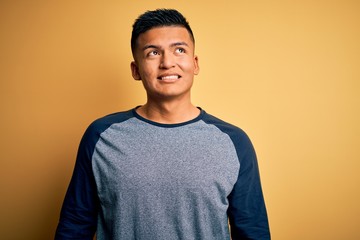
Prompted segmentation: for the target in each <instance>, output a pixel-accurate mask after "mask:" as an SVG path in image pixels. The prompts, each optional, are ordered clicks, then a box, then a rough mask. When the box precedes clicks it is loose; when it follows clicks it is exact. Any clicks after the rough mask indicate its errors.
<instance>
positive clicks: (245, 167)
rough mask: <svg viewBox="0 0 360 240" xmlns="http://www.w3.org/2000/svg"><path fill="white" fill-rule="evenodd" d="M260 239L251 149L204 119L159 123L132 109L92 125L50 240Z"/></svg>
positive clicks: (235, 132) (260, 209)
mask: <svg viewBox="0 0 360 240" xmlns="http://www.w3.org/2000/svg"><path fill="white" fill-rule="evenodd" d="M229 223H230V226H231V232H232V234H231V235H232V239H234V240H235V239H257V240H259V239H270V233H269V226H268V220H267V214H266V208H265V203H264V199H263V194H262V190H261V184H260V177H259V171H258V165H257V160H256V155H255V151H254V148H253V146H252V144H251V142H250V140H249V138H248V136H247V135H246V134H245V133H244V132H243V131H242V130H241V129H239V128H238V127H235V126H233V125H231V124H229V123H226V122H224V121H222V120H220V119H218V118H215V117H213V116H212V115H210V114H207V113H206V112H205V111H204V110H202V109H201V113H200V115H199V116H198V117H196V118H195V119H193V120H191V121H188V122H183V123H179V124H161V123H156V122H152V121H150V120H148V119H145V118H143V117H141V116H140V115H138V114H137V113H136V111H135V109H131V110H129V111H125V112H119V113H115V114H111V115H108V116H105V117H103V118H100V119H98V120H96V121H94V122H93V123H92V124H91V125H90V126H89V127H88V129H87V130H86V132H85V134H84V136H83V138H82V140H81V143H80V146H79V150H78V155H77V159H76V164H75V169H74V173H73V176H72V179H71V182H70V185H69V188H68V191H67V193H66V197H65V200H64V204H63V207H62V211H61V216H60V222H59V225H58V228H57V232H56V239H92V237H93V235H94V233H95V232H96V237H97V239H111V240H116V239H118V240H120V239H121V240H127V239H129V240H133V239H134V240H135V239H136V240H152V239H154V240H177V239H179V240H180V239H181V240H197V239H199V240H200V239H203V240H215V239H216V240H225V239H227V240H228V239H230V229H229Z"/></svg>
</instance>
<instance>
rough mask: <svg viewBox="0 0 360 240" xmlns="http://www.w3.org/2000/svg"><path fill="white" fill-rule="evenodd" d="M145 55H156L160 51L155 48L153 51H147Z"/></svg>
mask: <svg viewBox="0 0 360 240" xmlns="http://www.w3.org/2000/svg"><path fill="white" fill-rule="evenodd" d="M147 55H148V56H157V55H160V53H159V51H157V50H153V51H151V52H149V53H148V54H147Z"/></svg>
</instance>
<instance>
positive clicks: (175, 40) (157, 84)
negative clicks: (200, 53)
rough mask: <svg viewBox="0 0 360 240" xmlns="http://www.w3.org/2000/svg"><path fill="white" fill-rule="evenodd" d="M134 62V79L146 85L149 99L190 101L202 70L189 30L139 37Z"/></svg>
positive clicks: (153, 31)
mask: <svg viewBox="0 0 360 240" xmlns="http://www.w3.org/2000/svg"><path fill="white" fill-rule="evenodd" d="M134 59H135V61H134V62H132V63H131V71H132V75H133V77H134V79H136V80H141V81H142V82H143V85H144V87H145V90H146V92H147V95H148V99H152V100H160V99H174V98H178V99H184V98H188V99H190V89H191V86H192V83H193V78H194V75H197V74H198V73H199V66H198V58H197V56H195V55H194V43H193V41H192V40H191V38H190V35H189V33H188V31H187V30H186V28H184V27H178V26H169V27H158V28H153V29H151V30H148V31H147V32H145V33H142V34H140V36H139V37H138V39H137V45H136V50H135V52H134Z"/></svg>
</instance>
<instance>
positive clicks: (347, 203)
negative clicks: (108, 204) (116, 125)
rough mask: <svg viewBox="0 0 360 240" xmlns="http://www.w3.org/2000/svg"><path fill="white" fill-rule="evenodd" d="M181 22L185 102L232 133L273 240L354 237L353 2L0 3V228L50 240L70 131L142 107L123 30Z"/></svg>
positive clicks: (358, 192)
mask: <svg viewBox="0 0 360 240" xmlns="http://www.w3.org/2000/svg"><path fill="white" fill-rule="evenodd" d="M163 7H166V8H176V9H178V10H180V11H181V12H182V13H183V14H184V15H185V16H186V17H187V18H188V20H189V21H190V24H191V26H192V28H193V31H194V33H195V38H196V52H197V54H198V55H199V61H200V67H201V70H200V74H199V75H198V76H197V77H196V78H195V84H194V87H193V102H194V104H196V105H198V106H201V107H202V108H204V109H205V110H206V111H207V112H209V113H211V114H214V115H216V116H218V117H220V118H222V119H223V120H226V121H228V122H231V123H233V124H235V125H238V126H239V127H241V128H243V129H244V130H245V131H246V132H247V133H248V134H249V136H250V138H251V139H252V141H253V143H254V145H255V148H256V151H257V154H258V159H259V165H260V171H261V177H262V184H263V189H264V194H265V199H266V204H267V208H268V214H269V221H270V226H271V231H272V236H273V239H275V240H304V239H306V240H312V239H314V240H318V239H327V240H338V239H346V240H355V239H360V230H359V229H360V204H359V203H360V187H359V183H360V174H359V170H360V152H359V151H360V146H359V145H360V44H359V43H360V14H359V12H360V2H359V1H351V0H347V1H346V0H338V1H337V0H331V1H317V0H314V1H306V0H305V1H281V0H274V1H265V0H264V1H245V0H241V1H235V0H233V1H151V2H150V1H145V0H142V1H140V0H138V1H136V0H135V1H127V2H125V1H6V0H4V1H1V2H0V112H1V118H0V123H1V124H0V133H1V135H0V137H1V139H0V148H1V150H0V161H1V162H0V164H1V165H0V171H1V174H0V214H1V220H0V232H1V238H2V239H52V238H53V234H54V231H55V228H56V225H57V221H58V218H59V212H60V207H61V204H62V201H63V198H64V194H65V191H66V188H67V185H68V183H69V180H70V177H71V174H72V169H73V166H74V161H75V156H76V151H77V146H78V143H79V141H80V138H81V136H82V134H83V132H84V130H85V129H86V127H87V126H88V124H90V123H91V121H93V120H94V119H96V118H98V117H101V116H104V115H106V114H109V113H112V112H116V111H122V110H127V109H129V108H132V107H134V106H136V105H140V104H143V103H144V101H145V94H144V90H143V88H142V85H141V83H139V82H136V81H134V80H133V79H132V77H131V73H130V61H131V60H132V56H131V51H130V33H131V25H132V23H133V21H134V19H135V18H136V17H137V16H138V15H139V14H141V13H142V12H144V11H145V10H149V9H155V8H163Z"/></svg>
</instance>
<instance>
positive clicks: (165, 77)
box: [157, 74, 181, 81]
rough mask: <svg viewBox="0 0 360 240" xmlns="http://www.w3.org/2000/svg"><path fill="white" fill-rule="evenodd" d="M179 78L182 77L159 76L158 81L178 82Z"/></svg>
mask: <svg viewBox="0 0 360 240" xmlns="http://www.w3.org/2000/svg"><path fill="white" fill-rule="evenodd" d="M179 78H181V76H180V75H176V74H174V75H164V76H159V77H158V78H157V79H158V80H163V81H174V80H177V79H179Z"/></svg>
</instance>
